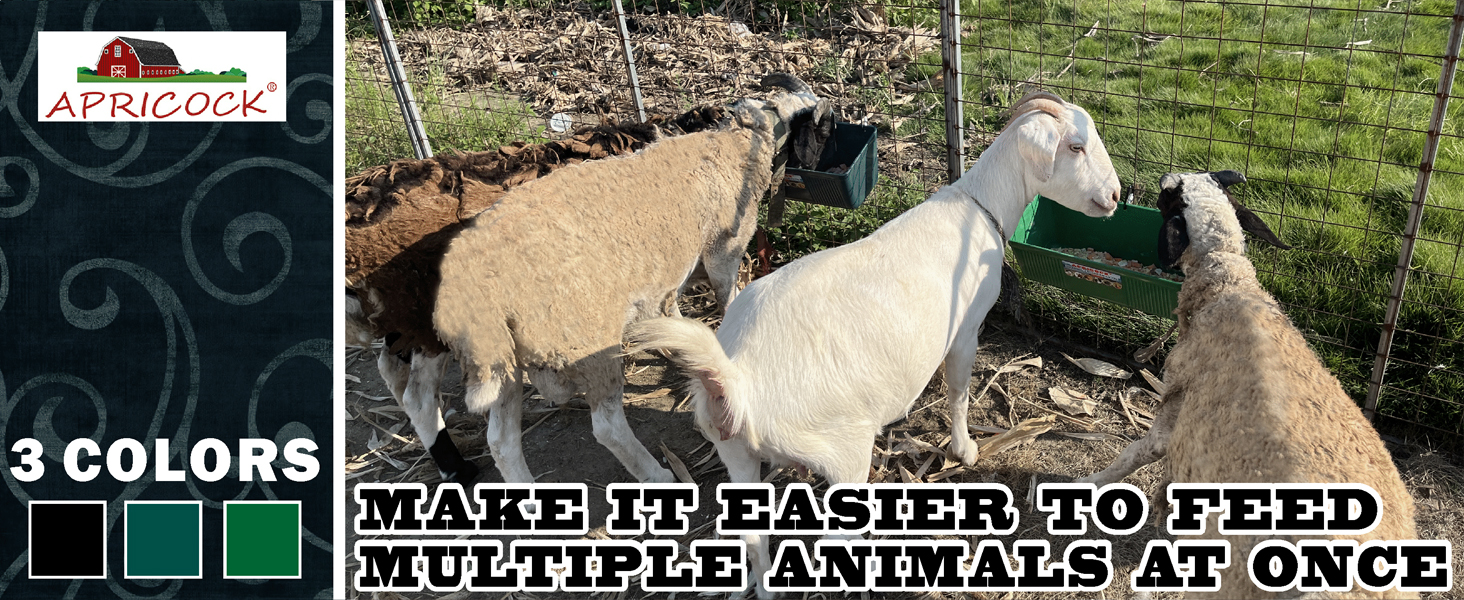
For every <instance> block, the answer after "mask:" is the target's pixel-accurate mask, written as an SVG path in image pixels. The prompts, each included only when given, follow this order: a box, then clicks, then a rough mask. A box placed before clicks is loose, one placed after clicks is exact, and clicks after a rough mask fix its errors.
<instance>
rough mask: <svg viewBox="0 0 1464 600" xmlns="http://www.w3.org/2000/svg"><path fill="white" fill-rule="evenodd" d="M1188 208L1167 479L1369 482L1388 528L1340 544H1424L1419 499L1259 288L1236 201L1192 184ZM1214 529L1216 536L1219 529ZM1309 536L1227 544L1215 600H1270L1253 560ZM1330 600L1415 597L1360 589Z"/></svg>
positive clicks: (1171, 366) (1171, 363)
mask: <svg viewBox="0 0 1464 600" xmlns="http://www.w3.org/2000/svg"><path fill="white" fill-rule="evenodd" d="M1182 177H1208V175H1205V174H1198V175H1183V176H1182ZM1185 183H1186V184H1189V183H1190V182H1189V181H1186V182H1185ZM1185 200H1186V202H1187V207H1186V208H1185V213H1184V214H1185V218H1186V220H1188V222H1189V232H1190V239H1191V245H1190V247H1189V249H1188V250H1187V251H1186V252H1185V254H1184V255H1183V258H1182V263H1183V264H1184V270H1185V275H1186V278H1185V283H1184V287H1183V288H1182V289H1181V290H1180V298H1179V304H1180V306H1179V309H1178V311H1177V312H1178V313H1179V320H1180V331H1181V336H1182V337H1181V343H1180V344H1178V345H1177V346H1176V347H1175V350H1174V352H1173V353H1172V354H1171V355H1170V356H1169V358H1168V361H1167V363H1166V368H1165V376H1166V379H1167V383H1168V384H1169V388H1170V389H1169V392H1168V398H1167V400H1166V401H1168V402H1175V401H1182V402H1183V404H1182V407H1181V408H1180V413H1179V417H1178V419H1177V422H1176V424H1175V427H1174V430H1173V433H1172V435H1171V437H1170V447H1169V459H1170V460H1169V467H1170V470H1169V476H1170V480H1171V481H1176V482H1226V483H1364V484H1367V485H1369V486H1372V487H1373V488H1374V489H1375V490H1376V491H1377V493H1378V495H1379V496H1380V498H1381V500H1382V506H1383V509H1384V510H1383V515H1382V521H1381V523H1380V524H1379V525H1378V527H1377V528H1376V529H1374V530H1373V531H1372V532H1370V533H1368V534H1365V535H1359V536H1333V537H1337V538H1344V539H1357V540H1358V541H1359V542H1363V541H1367V540H1373V539H1383V540H1405V539H1415V538H1416V534H1415V532H1414V518H1413V511H1414V507H1413V498H1412V497H1411V496H1410V495H1409V494H1408V491H1407V490H1406V489H1405V488H1404V486H1403V482H1402V480H1401V479H1400V478H1399V476H1398V470H1397V468H1396V467H1394V465H1393V461H1392V459H1391V457H1390V456H1389V454H1388V451H1387V449H1386V448H1384V447H1383V443H1382V441H1381V440H1380V439H1379V437H1378V434H1377V433H1376V432H1375V431H1374V430H1373V428H1372V426H1371V425H1370V424H1369V423H1368V422H1367V419H1365V418H1364V417H1363V415H1362V412H1361V411H1360V410H1359V409H1358V407H1357V405H1356V404H1354V403H1353V402H1352V401H1351V399H1350V398H1349V397H1348V395H1347V394H1346V392H1345V391H1343V389H1342V386H1341V385H1340V384H1339V383H1338V382H1337V379H1336V378H1335V377H1333V376H1332V374H1331V372H1329V371H1328V370H1327V368H1326V367H1325V366H1323V365H1322V363H1321V361H1320V360H1318V359H1317V357H1316V355H1315V354H1314V353H1313V352H1312V351H1311V348H1310V347H1308V346H1307V343H1306V340H1305V339H1304V338H1303V337H1302V335H1301V332H1299V331H1298V330H1297V329H1296V327H1295V326H1294V325H1292V323H1291V321H1290V319H1288V318H1287V317H1286V315H1285V314H1284V313H1282V312H1281V308H1280V306H1279V305H1278V304H1277V302H1276V300H1275V299H1274V298H1272V297H1271V295H1270V294H1268V293H1266V292H1265V291H1264V290H1262V289H1261V287H1260V284H1259V283H1258V282H1257V281H1256V274H1255V267H1254V266H1253V265H1252V264H1251V262H1250V261H1249V260H1248V259H1247V258H1246V257H1245V255H1244V254H1243V252H1244V243H1243V237H1242V233H1241V228H1240V224H1239V222H1238V221H1237V218H1236V216H1235V211H1234V209H1232V208H1231V205H1230V200H1229V199H1228V198H1227V197H1226V195H1225V193H1224V192H1223V191H1221V190H1220V189H1219V188H1218V187H1216V186H1214V185H1212V184H1206V183H1202V182H1196V183H1195V184H1193V185H1185ZM1206 531H1207V535H1208V536H1218V534H1217V533H1216V527H1215V523H1214V520H1213V519H1212V521H1211V523H1210V524H1208V525H1207V527H1206ZM1305 537H1310V536H1291V537H1287V536H1254V537H1243V536H1226V539H1229V540H1230V541H1231V544H1232V557H1233V559H1232V561H1231V564H1232V566H1231V567H1230V568H1228V569H1226V570H1224V571H1222V575H1221V577H1222V581H1223V582H1224V583H1223V585H1224V587H1223V588H1222V589H1221V591H1220V592H1218V593H1217V594H1216V596H1217V597H1225V598H1242V597H1246V598H1269V597H1272V596H1273V594H1270V593H1267V592H1264V591H1262V590H1259V589H1257V588H1255V587H1254V585H1252V584H1251V583H1250V581H1249V578H1248V576H1247V573H1246V564H1245V560H1244V557H1246V556H1248V555H1249V553H1250V549H1251V548H1252V547H1253V546H1254V545H1255V544H1256V543H1259V542H1260V541H1262V540H1264V539H1288V540H1290V541H1292V542H1293V543H1294V542H1295V540H1296V539H1304V538H1305ZM1191 595H1192V596H1208V595H1206V594H1191ZM1328 597H1332V598H1373V597H1389V598H1398V597H1417V596H1416V594H1399V593H1398V592H1397V591H1396V590H1389V591H1385V592H1380V593H1373V592H1368V591H1366V590H1364V589H1362V588H1361V587H1360V586H1358V587H1356V588H1355V589H1354V590H1353V591H1351V592H1346V593H1331V594H1329V595H1328Z"/></svg>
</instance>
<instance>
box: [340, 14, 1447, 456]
mask: <svg viewBox="0 0 1464 600" xmlns="http://www.w3.org/2000/svg"><path fill="white" fill-rule="evenodd" d="M943 4H944V5H947V6H950V7H952V8H953V11H952V12H953V13H954V15H955V16H957V17H958V20H957V22H958V25H959V29H958V31H959V34H958V35H956V36H955V37H956V38H958V39H956V40H955V48H956V49H957V50H958V51H959V55H960V64H961V69H960V72H959V75H960V77H959V78H958V80H957V83H958V84H959V85H950V86H947V83H948V82H947V81H946V79H947V78H948V73H946V72H943V71H942V64H943V61H942V54H941V48H940V45H941V42H942V40H943V39H944V38H943V37H942V36H941V34H940V31H941V8H942V5H943ZM617 6H618V7H619V8H617ZM618 11H619V12H622V13H623V15H624V18H625V31H626V38H622V35H621V32H620V31H621V29H620V25H619V14H618ZM386 12H387V17H388V20H389V22H390V24H391V26H392V27H393V29H394V30H395V34H396V39H397V44H398V45H399V52H400V55H401V57H402V61H403V64H404V67H405V71H406V73H407V78H408V80H409V82H410V83H411V84H412V86H413V90H414V91H415V93H416V98H417V102H418V104H419V106H420V108H421V113H422V120H423V122H424V124H425V126H426V129H427V132H428V135H429V137H430V138H431V141H432V145H433V146H434V148H435V149H436V150H437V151H438V152H439V153H440V152H445V151H449V150H452V149H456V150H465V151H471V150H482V149H491V148H495V147H497V146H499V145H502V144H506V143H509V142H512V141H514V140H525V141H531V142H532V141H536V140H541V139H544V138H550V137H554V136H556V135H559V134H560V133H562V132H564V131H566V130H568V129H572V128H573V127H575V126H577V125H582V124H594V123H599V122H600V120H601V119H604V118H613V119H621V120H636V119H638V118H639V110H638V107H637V104H636V91H635V90H634V89H633V88H632V86H631V85H630V73H629V71H628V69H627V61H626V53H625V47H626V41H627V40H628V42H629V47H630V48H631V50H632V56H633V63H632V64H633V65H634V67H635V70H636V74H637V78H638V80H639V95H640V98H641V104H642V105H643V107H644V110H645V111H646V113H648V114H651V115H663V116H668V115H675V114H677V113H679V112H681V111H684V110H686V109H688V108H690V107H692V106H693V105H697V104H701V103H724V102H729V101H732V100H735V99H737V98H740V97H743V96H745V95H748V94H749V93H751V92H752V91H753V90H755V89H756V83H757V81H758V80H759V79H760V78H761V77H762V76H763V75H764V74H767V73H769V72H773V71H786V72H792V73H794V74H797V75H799V76H800V77H802V78H803V79H804V80H805V81H807V82H809V83H810V84H811V85H812V86H813V87H814V89H815V91H816V92H817V93H818V94H819V95H820V96H822V97H826V98H829V99H830V100H832V101H833V102H834V104H835V107H836V110H837V114H838V116H839V118H840V120H844V121H852V122H862V123H866V124H872V125H876V126H878V127H879V129H880V142H879V167H880V174H881V178H880V183H879V185H878V187H877V188H876V190H875V191H874V193H873V194H872V195H871V199H870V201H868V202H867V203H866V204H865V206H863V207H861V208H859V209H858V210H857V211H846V210H841V209H832V208H825V207H819V206H814V205H805V204H801V203H792V204H790V206H789V208H788V212H787V214H786V216H785V219H784V225H783V226H782V227H781V228H779V229H775V230H772V231H770V234H771V237H772V238H773V240H774V244H775V246H776V247H777V248H778V249H779V250H780V251H781V252H782V254H783V256H782V258H783V259H785V260H786V259H791V258H793V257H796V256H798V255H801V254H804V253H807V252H811V251H815V250H818V249H822V248H825V247H829V246H833V245H837V244H841V243H846V242H848V241H852V240H854V239H858V238H860V237H862V236H863V235H865V234H867V233H869V232H870V231H872V230H873V229H874V228H876V227H878V226H879V225H880V224H882V223H883V222H885V221H887V220H889V219H890V218H892V217H894V216H895V215H897V214H899V213H900V212H902V211H903V210H905V209H907V208H909V207H910V206H913V205H914V204H915V203H918V202H919V201H921V200H923V199H924V198H925V197H926V196H928V195H929V193H930V192H931V191H933V190H934V189H936V188H937V187H939V186H940V185H943V184H944V183H946V182H947V181H948V175H947V156H948V154H947V149H948V148H949V147H950V146H951V145H953V144H954V143H956V142H959V144H960V146H962V147H964V148H966V149H967V154H966V156H967V160H968V163H967V165H966V166H969V160H972V159H974V158H975V157H977V156H979V154H980V152H981V150H983V149H984V148H985V146H986V145H987V144H989V142H990V141H991V140H992V139H994V137H995V136H996V134H997V133H998V132H999V131H1000V129H1001V126H1002V124H1003V122H1004V121H1003V119H1004V111H1005V109H1006V108H1007V107H1008V106H1009V104H1010V103H1011V102H1012V101H1013V100H1015V99H1016V98H1019V97H1020V96H1021V95H1022V94H1023V93H1025V92H1026V91H1029V90H1030V89H1032V88H1037V87H1041V88H1044V89H1049V90H1052V91H1055V92H1057V93H1059V94H1061V95H1063V96H1064V97H1065V98H1067V99H1069V100H1070V101H1072V102H1075V103H1077V104H1079V105H1082V106H1084V107H1085V108H1087V109H1088V111H1089V112H1090V113H1091V114H1092V116H1093V117H1094V119H1095V120H1096V121H1097V126H1098V130H1099V132H1100V133H1101V135H1102V136H1103V138H1104V140H1105V143H1106V145H1107V147H1108V150H1109V153H1110V154H1111V155H1112V157H1113V159H1114V162H1115V167H1116V168H1117V169H1118V171H1119V176H1120V178H1121V179H1122V180H1123V181H1124V182H1125V183H1126V184H1131V183H1137V184H1140V186H1141V187H1139V188H1137V189H1135V190H1134V191H1135V192H1136V193H1135V194H1134V199H1135V202H1136V203H1138V204H1142V205H1149V206H1152V205H1153V203H1154V201H1155V198H1156V197H1157V192H1158V190H1157V189H1155V188H1156V187H1157V185H1156V182H1157V181H1158V179H1159V177H1160V176H1161V175H1162V174H1164V173H1166V172H1172V171H1197V170H1220V169H1235V170H1238V171H1241V172H1243V173H1245V175H1246V176H1247V178H1248V179H1249V180H1250V181H1249V183H1248V184H1247V185H1246V186H1244V187H1243V188H1240V191H1239V192H1238V199H1239V200H1240V201H1241V202H1242V203H1245V204H1247V205H1248V206H1250V207H1251V208H1253V209H1255V210H1256V211H1257V212H1258V213H1260V214H1261V215H1262V216H1263V217H1264V218H1265V219H1266V221H1268V222H1269V223H1270V224H1271V225H1272V228H1273V229H1274V230H1275V231H1276V233H1277V234H1278V235H1279V236H1280V237H1281V238H1282V239H1284V240H1285V241H1286V242H1287V243H1289V244H1291V245H1292V246H1293V249H1291V250H1277V249H1273V248H1269V247H1262V246H1253V247H1252V248H1251V253H1250V254H1251V257H1252V259H1253V260H1254V262H1255V263H1256V265H1257V269H1258V271H1259V272H1260V273H1261V278H1262V282H1263V284H1265V285H1266V286H1267V289H1268V290H1270V291H1271V292H1272V293H1273V294H1274V295H1275V296H1276V297H1277V299H1278V300H1280V301H1281V302H1282V303H1283V305H1284V306H1285V308H1286V310H1287V312H1288V314H1289V315H1290V316H1291V318H1292V319H1293V320H1294V321H1295V323H1296V324H1297V326H1298V327H1299V328H1301V329H1302V331H1303V332H1304V333H1305V334H1306V335H1307V337H1308V339H1309V340H1310V341H1311V342H1312V345H1313V347H1314V348H1315V349H1316V350H1317V352H1318V354H1319V355H1320V356H1321V357H1322V359H1323V361H1324V362H1325V363H1326V365H1327V366H1328V367H1329V368H1330V369H1331V370H1332V371H1333V372H1334V373H1336V374H1337V376H1338V378H1339V380H1341V382H1342V383H1343V386H1344V387H1345V388H1346V389H1347V391H1348V392H1349V393H1350V394H1352V395H1353V396H1354V397H1355V398H1356V399H1357V401H1358V403H1359V405H1363V406H1365V407H1368V408H1373V407H1375V408H1376V412H1377V415H1378V417H1379V418H1378V421H1377V422H1378V424H1379V426H1380V428H1382V429H1384V430H1385V431H1394V432H1397V433H1400V434H1406V435H1410V436H1420V435H1422V436H1430V437H1435V438H1436V439H1437V440H1438V441H1441V442H1444V443H1446V444H1450V445H1457V444H1459V443H1460V440H1461V439H1464V436H1461V435H1460V434H1461V432H1464V404H1461V399H1464V342H1461V339H1464V265H1461V264H1460V263H1461V260H1460V257H1461V254H1464V194H1461V193H1460V192H1461V191H1464V146H1461V144H1460V138H1461V136H1464V132H1461V131H1460V128H1459V125H1458V123H1459V117H1460V111H1464V105H1461V103H1459V102H1452V103H1449V104H1448V109H1447V115H1446V116H1447V117H1448V118H1446V119H1443V120H1442V121H1441V123H1438V122H1435V121H1436V119H1435V117H1440V116H1445V115H1441V114H1437V113H1436V110H1435V105H1436V104H1437V103H1436V100H1438V99H1439V97H1440V96H1439V95H1438V93H1439V91H1440V90H1441V89H1443V88H1441V86H1440V80H1439V78H1440V74H1441V72H1443V68H1444V66H1445V65H1446V64H1448V63H1450V62H1451V61H1452V60H1453V56H1454V55H1455V54H1456V52H1457V45H1456V46H1455V47H1453V48H1449V47H1448V46H1449V39H1450V33H1451V26H1452V25H1453V24H1454V22H1455V16H1454V15H1455V14H1456V12H1459V11H1458V9H1457V7H1456V3H1454V2H1445V1H1441V0H1402V1H1400V0H1383V2H1381V3H1379V2H1377V1H1375V0H1365V1H1364V0H1318V1H1310V0H1309V1H1307V2H1301V1H1299V0H1281V1H1269V0H1265V1H1250V2H1245V1H1241V2H1200V1H1192V0H1183V1H1174V2H1158V3H1155V2H1143V1H1141V0H1066V1H1031V0H962V1H960V2H959V3H952V2H950V1H949V0H947V1H946V2H941V1H940V0H915V1H906V2H900V1H892V2H852V1H851V2H838V1H831V2H778V1H774V2H767V1H764V2H754V1H753V0H726V1H723V2H702V1H680V0H678V1H664V0H663V1H657V0H621V2H619V3H617V2H615V1H614V0H596V1H593V2H589V3H584V2H560V1H550V0H521V1H505V2H468V1H462V2H454V1H448V2H422V1H408V0H395V1H394V2H389V3H387V4H386ZM350 13H351V15H352V17H351V19H350V31H349V38H350V40H349V44H350V47H349V50H348V57H347V86H348V87H347V90H348V91H347V102H348V105H347V106H348V108H347V112H348V120H349V123H348V124H347V136H348V139H347V152H348V160H347V169H348V171H350V172H352V173H354V172H355V171H357V170H360V169H361V168H364V167H366V166H370V165H375V164H380V163H384V162H387V161H388V160H390V159H394V158H404V157H410V156H411V153H412V150H411V146H410V144H409V143H408V140H407V137H406V135H405V133H404V131H403V127H402V119H401V114H400V112H399V111H398V109H397V108H396V106H395V98H394V96H393V94H392V92H391V88H390V85H389V83H388V80H387V76H386V70H385V68H384V66H383V60H382V53H381V49H380V46H379V44H378V42H377V39H376V36H375V34H374V32H373V31H372V29H371V26H370V24H369V21H367V20H366V19H365V14H366V8H365V6H364V4H361V3H353V4H352V6H351V9H350ZM1450 73H1451V72H1450ZM1451 76H1452V75H1451ZM1443 87H1447V86H1443ZM948 89H949V90H950V91H951V92H952V93H954V92H956V91H957V90H959V94H957V95H955V98H954V99H955V100H956V101H958V102H959V106H960V107H961V109H962V110H961V114H962V115H963V117H962V119H960V121H961V122H960V123H959V125H960V126H961V127H959V128H954V131H955V133H954V134H952V133H948V131H947V128H946V114H947V105H946V99H947V90H948ZM1445 98H1447V96H1445ZM952 106H956V104H952ZM1430 131H1434V132H1435V136H1436V142H1437V153H1436V156H1435V157H1429V156H1427V153H1426V149H1427V146H1428V141H1429V138H1430ZM952 135H956V136H960V137H959V138H958V139H951V136H952ZM1421 173H1427V174H1428V175H1429V177H1430V178H1431V180H1429V181H1427V182H1423V181H1422V180H1423V178H1421V177H1420V174H1421ZM1146 183H1147V184H1148V187H1147V189H1145V188H1143V187H1142V185H1143V184H1146ZM1120 210H1123V209H1120ZM1414 213H1416V215H1415V214H1414ZM1415 216H1416V217H1417V219H1416V220H1417V221H1418V223H1421V226H1419V227H1418V228H1417V231H1416V236H1414V232H1413V231H1412V230H1411V229H1410V223H1412V222H1413V221H1414V220H1415V219H1414V217H1415ZM1410 237H1413V239H1414V240H1415V241H1413V242H1412V243H1409V242H1408V240H1409V238H1410ZM1410 245H1411V246H1412V249H1411V250H1409V249H1408V246H1410ZM1410 252H1411V255H1410V254H1409V253H1410ZM1400 254H1402V255H1403V257H1404V261H1403V263H1402V264H1403V265H1404V266H1405V268H1404V269H1402V270H1400V269H1398V268H1397V265H1398V264H1399V263H1400ZM1400 275H1406V280H1404V283H1406V285H1405V286H1400V285H1399V277H1400ZM1390 301H1391V302H1392V303H1393V304H1394V305H1396V319H1394V320H1392V321H1390V320H1389V318H1388V317H1389V315H1390V314H1391V313H1390V310H1389V306H1390ZM1027 307H1028V309H1029V312H1031V313H1032V314H1034V315H1036V316H1037V317H1038V321H1039V327H1040V328H1041V329H1042V330H1044V331H1046V332H1048V333H1053V334H1056V335H1059V336H1062V337H1064V338H1068V339H1071V340H1074V341H1076V342H1078V343H1082V344H1086V345H1089V346H1093V347H1096V348H1101V349H1103V350H1106V351H1108V352H1111V353H1112V354H1118V355H1128V354H1130V353H1131V352H1132V351H1133V350H1135V349H1137V348H1139V347H1141V346H1143V345H1145V344H1147V343H1148V342H1149V341H1151V340H1152V339H1154V338H1155V337H1157V336H1158V335H1159V334H1160V333H1162V332H1163V331H1164V329H1165V328H1167V326H1168V321H1166V320H1164V319H1158V318H1151V317H1146V316H1143V315H1140V314H1138V313H1136V312H1133V311H1130V310H1128V309H1123V308H1120V307H1116V306H1113V305H1108V304H1104V303H1102V302H1099V301H1096V300H1090V299H1087V298H1084V297H1081V296H1076V295H1072V294H1068V293H1066V292H1062V291H1060V290H1056V289H1055V288H1049V287H1045V286H1040V285H1036V284H1033V285H1029V286H1028V300H1027ZM1390 331H1391V332H1392V335H1391V340H1390V341H1391V343H1390V344H1388V343H1382V344H1380V341H1384V337H1385V333H1387V332H1390ZM1380 349H1381V350H1382V351H1383V352H1384V353H1385V358H1386V360H1383V361H1379V360H1378V355H1379V352H1380ZM1440 436H1441V437H1440Z"/></svg>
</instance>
